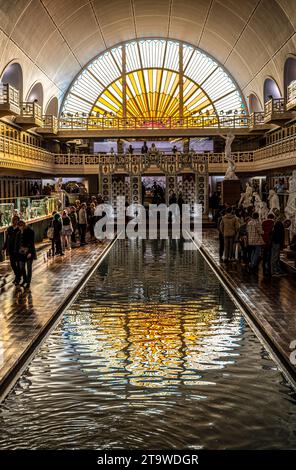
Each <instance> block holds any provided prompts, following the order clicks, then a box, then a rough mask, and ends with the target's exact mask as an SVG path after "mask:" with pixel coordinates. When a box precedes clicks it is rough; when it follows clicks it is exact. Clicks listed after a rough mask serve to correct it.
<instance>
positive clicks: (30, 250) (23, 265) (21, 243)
mask: <svg viewBox="0 0 296 470" xmlns="http://www.w3.org/2000/svg"><path fill="white" fill-rule="evenodd" d="M18 228H19V232H18V233H17V236H16V249H17V253H18V262H19V271H20V277H21V278H23V282H22V283H21V286H23V287H25V288H26V289H30V285H31V281H32V267H33V261H34V260H35V259H36V258H37V256H36V248H35V234H34V230H33V229H31V228H30V227H29V226H28V225H26V222H25V221H24V220H19V222H18Z"/></svg>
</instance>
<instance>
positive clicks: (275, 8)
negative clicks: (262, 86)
mask: <svg viewBox="0 0 296 470" xmlns="http://www.w3.org/2000/svg"><path fill="white" fill-rule="evenodd" d="M0 18H1V22H0V26H1V31H0V42H1V44H0V45H1V51H2V52H1V63H0V65H1V69H3V68H4V67H5V65H6V63H7V62H8V61H9V54H10V49H13V52H14V57H15V47H16V46H18V47H19V48H20V50H21V51H23V53H24V54H25V55H26V60H27V59H28V66H31V68H32V69H31V76H32V77H34V73H35V72H34V70H35V69H36V70H37V69H38V73H41V72H44V74H45V75H46V77H47V79H49V80H50V81H52V82H54V84H55V85H56V86H57V87H58V89H59V90H60V93H63V92H64V91H65V90H66V89H67V88H68V86H69V85H70V83H71V82H72V80H73V78H74V77H75V76H76V75H77V74H78V73H79V71H80V70H81V68H82V67H83V66H84V65H85V64H86V63H88V62H89V61H90V60H91V59H92V58H93V57H95V56H97V55H98V54H99V53H101V52H103V51H104V50H105V49H106V48H110V47H113V46H114V45H115V44H118V43H120V42H124V41H128V40H131V39H134V38H140V37H164V38H168V37H169V38H172V39H176V40H182V41H185V42H188V43H191V44H193V45H195V46H197V47H199V48H201V49H203V50H204V51H205V52H207V53H209V54H210V55H212V56H213V57H215V58H216V59H217V60H218V61H219V62H220V63H222V64H223V65H225V67H226V68H227V69H228V70H229V72H230V73H231V74H232V76H233V77H234V78H235V79H236V81H237V82H238V84H239V86H240V88H241V89H242V90H245V91H247V90H248V87H250V86H253V84H254V87H255V88H256V80H257V79H258V80H259V79H260V80H262V74H265V75H268V74H270V72H271V70H272V69H275V71H276V75H277V76H276V77H274V78H275V79H276V80H277V81H280V80H282V71H281V70H278V58H279V57H281V53H282V51H283V52H285V53H286V52H287V49H289V48H290V49H291V50H290V52H293V50H292V46H293V47H294V48H295V25H296V8H295V0H106V1H103V0H63V1H60V0H19V1H17V2H15V1H6V0H0ZM7 59H8V60H7ZM5 62H6V63H5ZM34 78H35V77H34Z"/></svg>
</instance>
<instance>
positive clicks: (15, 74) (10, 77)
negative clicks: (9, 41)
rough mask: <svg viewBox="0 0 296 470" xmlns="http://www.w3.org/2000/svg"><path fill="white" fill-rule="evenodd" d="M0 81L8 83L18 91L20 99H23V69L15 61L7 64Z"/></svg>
mask: <svg viewBox="0 0 296 470" xmlns="http://www.w3.org/2000/svg"><path fill="white" fill-rule="evenodd" d="M1 82H2V83H8V84H9V85H11V86H12V87H13V88H15V89H16V90H18V91H19V97H20V101H22V100H23V71H22V68H21V66H20V64H18V63H17V62H14V63H12V64H9V65H8V66H7V67H6V68H5V70H4V72H3V74H2V77H1Z"/></svg>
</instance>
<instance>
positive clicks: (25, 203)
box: [0, 197, 64, 228]
mask: <svg viewBox="0 0 296 470" xmlns="http://www.w3.org/2000/svg"><path fill="white" fill-rule="evenodd" d="M60 205H61V201H60V200H58V198H57V197H43V198H29V197H18V198H14V199H11V202H3V203H1V201H0V228H1V227H2V228H3V227H7V226H8V225H10V224H11V220H12V217H13V215H19V216H20V218H21V219H23V220H25V221H26V222H29V221H30V220H36V219H40V218H42V217H46V216H49V215H51V214H52V213H53V211H55V210H60V209H62V208H61V207H59V206H60ZM63 207H64V206H63Z"/></svg>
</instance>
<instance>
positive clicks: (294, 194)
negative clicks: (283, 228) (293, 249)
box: [285, 170, 296, 238]
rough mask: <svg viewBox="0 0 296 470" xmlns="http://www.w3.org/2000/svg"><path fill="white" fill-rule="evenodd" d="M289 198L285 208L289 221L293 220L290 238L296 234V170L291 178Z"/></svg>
mask: <svg viewBox="0 0 296 470" xmlns="http://www.w3.org/2000/svg"><path fill="white" fill-rule="evenodd" d="M288 192H289V197H288V201H287V205H286V208H285V215H286V217H287V219H289V220H291V225H290V237H291V238H292V237H293V235H295V234H296V170H294V171H293V173H292V176H290V178H289V191H288Z"/></svg>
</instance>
